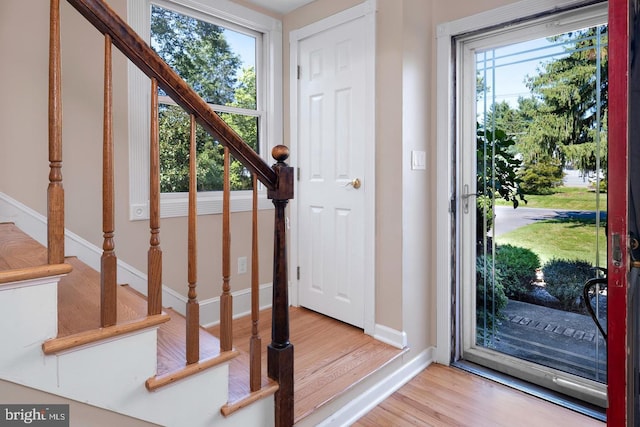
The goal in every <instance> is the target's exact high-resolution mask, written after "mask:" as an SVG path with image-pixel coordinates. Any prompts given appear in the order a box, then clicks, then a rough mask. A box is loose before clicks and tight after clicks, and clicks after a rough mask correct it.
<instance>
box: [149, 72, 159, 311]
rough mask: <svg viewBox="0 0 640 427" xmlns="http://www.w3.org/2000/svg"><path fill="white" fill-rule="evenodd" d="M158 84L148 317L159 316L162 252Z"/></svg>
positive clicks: (154, 90)
mask: <svg viewBox="0 0 640 427" xmlns="http://www.w3.org/2000/svg"><path fill="white" fill-rule="evenodd" d="M158 114H159V113H158V81H157V80H156V79H155V78H152V79H151V135H150V137H151V138H150V139H151V141H150V144H151V147H150V149H149V227H150V229H151V238H150V239H149V252H148V259H147V262H148V272H147V274H148V276H149V277H148V281H149V283H148V284H147V285H148V295H147V297H148V299H149V306H148V314H149V315H150V316H152V315H154V314H160V313H161V312H162V250H161V249H160V133H159V132H160V130H159V126H158Z"/></svg>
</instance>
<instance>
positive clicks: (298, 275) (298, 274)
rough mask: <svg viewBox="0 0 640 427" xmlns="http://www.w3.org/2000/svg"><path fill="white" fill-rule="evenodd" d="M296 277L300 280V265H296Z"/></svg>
mask: <svg viewBox="0 0 640 427" xmlns="http://www.w3.org/2000/svg"><path fill="white" fill-rule="evenodd" d="M296 270H297V271H296V277H297V278H298V280H300V266H298V268H297V269H296Z"/></svg>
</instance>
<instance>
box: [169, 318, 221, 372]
mask: <svg viewBox="0 0 640 427" xmlns="http://www.w3.org/2000/svg"><path fill="white" fill-rule="evenodd" d="M165 312H166V313H167V314H168V315H169V316H170V317H171V320H170V321H169V322H167V323H164V324H163V325H162V326H160V329H159V330H158V371H157V375H158V376H162V375H167V374H170V373H171V372H175V371H177V370H180V369H183V368H184V367H185V365H186V360H187V352H186V345H187V344H186V339H185V336H186V330H187V323H186V319H185V318H184V316H182V315H181V314H180V313H178V312H176V311H175V310H173V309H172V308H166V309H165ZM220 354H221V353H220V341H219V340H218V338H216V337H214V336H213V335H211V334H210V333H209V332H207V331H206V330H204V329H203V328H200V360H203V359H210V358H214V357H217V356H219V355H220Z"/></svg>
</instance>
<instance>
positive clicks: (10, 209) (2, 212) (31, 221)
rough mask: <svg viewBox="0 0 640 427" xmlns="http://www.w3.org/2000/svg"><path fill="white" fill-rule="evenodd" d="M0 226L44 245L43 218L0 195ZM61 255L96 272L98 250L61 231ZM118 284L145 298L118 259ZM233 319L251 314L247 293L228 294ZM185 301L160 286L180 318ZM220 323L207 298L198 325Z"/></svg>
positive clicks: (265, 297) (265, 288)
mask: <svg viewBox="0 0 640 427" xmlns="http://www.w3.org/2000/svg"><path fill="white" fill-rule="evenodd" d="M0 222H13V223H15V224H16V225H17V226H18V227H19V228H20V229H21V230H22V231H24V232H25V233H26V234H28V235H29V236H31V238H33V239H34V240H36V241H37V242H38V243H40V244H42V245H44V246H46V245H47V218H46V217H45V216H44V215H41V214H40V213H38V212H36V211H34V210H33V209H31V208H29V207H28V206H26V205H24V204H22V203H20V202H19V201H17V200H15V199H13V198H11V197H9V196H7V195H6V194H4V193H1V192H0ZM64 235H65V252H66V253H65V255H67V256H71V255H72V256H77V257H78V259H79V260H80V261H82V262H84V263H85V264H87V265H88V266H89V267H91V268H93V269H94V270H96V271H100V257H101V256H102V249H100V248H99V247H97V246H95V245H94V244H92V243H91V242H89V241H87V240H85V239H83V238H82V237H80V236H78V235H77V234H75V233H72V232H71V231H69V230H66V229H65V233H64ZM117 275H118V282H120V283H127V284H128V285H129V286H131V287H132V288H133V289H135V290H136V291H138V292H140V293H141V294H143V295H147V275H146V274H145V273H143V272H141V271H140V270H138V269H136V268H134V267H133V266H131V265H130V264H127V263H126V262H124V261H122V260H121V259H118V273H117ZM271 292H272V286H271V283H267V284H263V285H261V286H260V309H263V308H268V307H270V306H271ZM232 296H233V317H234V318H237V317H242V316H245V315H247V314H249V313H250V312H251V291H250V290H249V289H246V290H241V291H237V292H234V293H232ZM186 303H187V297H186V296H184V295H182V294H180V293H178V292H176V291H175V290H173V289H171V288H169V287H168V286H164V285H163V286H162V305H163V306H164V307H171V308H173V309H174V310H175V311H177V312H178V313H180V314H182V315H184V314H185V311H186ZM219 321H220V298H219V297H216V298H210V299H207V300H204V301H201V302H200V323H201V324H202V325H204V326H212V325H215V324H217V323H219Z"/></svg>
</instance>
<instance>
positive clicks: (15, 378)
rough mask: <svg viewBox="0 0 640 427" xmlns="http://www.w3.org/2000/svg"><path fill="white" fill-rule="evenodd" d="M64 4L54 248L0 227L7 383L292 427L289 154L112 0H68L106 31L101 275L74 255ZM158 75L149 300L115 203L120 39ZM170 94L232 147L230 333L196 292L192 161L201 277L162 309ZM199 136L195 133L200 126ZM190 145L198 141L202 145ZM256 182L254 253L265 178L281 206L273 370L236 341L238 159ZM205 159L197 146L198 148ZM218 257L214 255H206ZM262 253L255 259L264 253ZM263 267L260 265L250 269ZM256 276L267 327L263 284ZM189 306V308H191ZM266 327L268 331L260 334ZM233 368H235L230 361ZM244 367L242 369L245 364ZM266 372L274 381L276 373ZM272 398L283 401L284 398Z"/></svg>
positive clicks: (223, 317)
mask: <svg viewBox="0 0 640 427" xmlns="http://www.w3.org/2000/svg"><path fill="white" fill-rule="evenodd" d="M59 3H60V0H51V8H50V39H49V41H50V49H49V147H48V148H49V169H50V170H49V186H48V190H47V205H48V207H47V216H46V219H45V222H46V227H47V231H46V239H41V240H40V241H41V242H43V241H45V240H46V245H42V244H40V243H38V241H36V240H34V239H33V238H32V237H30V236H29V235H27V234H26V233H25V232H24V231H23V230H21V229H20V227H18V226H16V224H13V223H2V224H0V316H1V318H0V322H1V324H0V337H2V340H3V346H2V347H3V349H2V352H0V353H1V354H0V380H4V381H8V382H12V383H16V384H20V385H24V386H26V387H30V388H33V389H37V390H41V391H43V392H47V393H52V394H55V395H58V396H63V397H65V398H68V399H71V400H75V401H79V402H84V403H87V404H89V405H93V406H96V407H100V408H104V409H106V410H109V411H113V412H117V413H120V414H125V415H127V416H130V417H133V418H137V419H140V420H144V421H147V422H150V423H156V424H160V425H167V426H185V425H188V426H212V425H215V426H235V425H238V426H248V425H250V426H259V425H265V426H267V425H268V426H271V425H277V426H290V425H293V346H292V345H291V343H290V342H289V317H288V295H287V292H288V279H287V261H286V259H287V258H286V232H285V230H286V227H285V215H284V210H285V208H286V205H287V203H288V200H290V199H291V198H292V197H293V169H292V168H291V167H289V166H288V165H287V164H286V163H285V161H286V159H287V158H288V149H287V148H286V147H284V146H277V147H275V148H274V151H273V157H274V159H275V160H276V164H275V165H274V166H269V165H268V164H267V163H266V162H265V161H264V160H263V159H262V158H261V157H260V156H259V155H258V154H257V153H256V152H255V151H253V150H252V149H251V148H250V147H249V146H248V145H247V144H245V143H244V141H242V140H241V139H240V138H239V137H238V136H237V134H236V133H235V132H233V130H232V129H231V128H230V127H229V126H227V125H226V123H224V122H223V121H222V120H221V119H220V118H219V117H218V115H217V114H215V113H214V112H213V111H212V110H211V109H210V108H209V106H208V105H207V104H206V102H205V101H204V100H203V99H202V98H200V97H199V96H198V95H197V94H196V93H195V92H194V91H193V90H192V89H191V88H190V87H189V86H188V85H187V84H186V83H185V82H184V81H183V80H182V79H181V78H180V77H179V76H178V75H177V74H176V73H175V72H174V71H173V70H172V69H171V68H170V67H169V66H167V65H166V63H164V61H162V59H161V58H159V57H158V55H156V54H155V52H154V51H153V50H152V49H151V48H150V47H149V46H148V45H147V44H146V43H145V42H144V41H143V40H142V39H141V38H140V37H139V36H138V35H137V34H136V33H135V32H134V31H133V30H132V29H131V28H130V27H129V26H128V25H127V24H126V23H125V22H124V21H123V20H122V19H121V18H120V17H119V16H118V15H117V14H115V12H113V10H111V8H110V7H109V6H108V4H107V3H106V2H105V1H103V0H68V3H69V4H71V5H72V6H73V7H74V8H75V9H76V10H77V11H78V12H79V13H80V14H81V15H82V16H83V17H84V18H85V19H86V20H87V21H88V22H89V23H90V24H92V25H93V26H94V27H95V28H96V29H97V30H98V31H99V32H100V33H102V34H103V35H104V39H105V52H104V58H105V61H104V122H103V123H100V124H99V125H101V126H102V127H103V129H104V132H103V134H104V140H103V150H102V152H103V170H102V182H103V185H102V200H103V207H102V212H103V218H102V224H103V230H102V235H103V245H102V248H101V249H98V251H101V253H102V255H101V257H100V260H99V261H98V262H96V264H99V265H100V267H99V268H98V270H99V271H95V270H93V269H92V268H90V267H89V266H87V265H86V264H85V263H83V262H81V261H80V260H79V259H77V258H73V257H67V256H66V255H65V254H66V251H65V234H66V230H65V204H64V188H63V179H62V177H63V173H62V169H63V159H62V152H63V150H62V91H61V76H60V74H61V66H60V61H61V54H60V31H61V29H60V26H61V22H60V10H59V9H60V4H59ZM114 46H115V47H116V48H117V49H119V50H120V51H121V52H122V53H123V54H124V55H125V56H126V57H127V58H128V60H129V61H131V63H133V64H134V65H136V66H137V67H138V68H139V69H140V70H141V71H142V72H143V73H145V74H146V75H147V76H148V77H149V79H150V82H151V94H152V95H151V99H150V102H151V111H152V117H151V123H150V127H151V129H152V132H151V140H150V141H149V147H150V148H149V151H150V161H149V163H150V171H149V172H150V179H149V181H150V188H149V195H150V196H149V198H150V200H149V211H150V213H149V217H150V219H149V249H148V260H149V262H148V270H147V272H146V274H144V275H145V276H146V278H147V286H146V290H145V292H144V295H143V294H141V293H140V292H138V291H136V290H134V289H132V288H131V287H129V286H127V285H126V284H124V285H123V284H121V283H118V282H117V277H118V273H117V272H118V263H119V261H118V259H117V257H116V253H115V246H116V242H117V241H118V235H117V230H115V222H116V221H115V206H114V180H115V178H114V167H113V162H114V141H113V111H112V98H113V94H112V76H111V75H112V69H111V63H112V52H111V50H112V47H114ZM158 89H162V90H163V91H164V93H166V94H168V95H169V96H170V97H171V98H172V99H173V100H174V101H175V102H176V103H177V104H178V105H179V106H181V107H182V108H183V109H184V110H185V111H186V112H187V113H188V114H189V115H190V116H191V118H192V120H191V123H192V130H193V129H195V123H196V122H197V123H198V124H199V125H200V126H202V127H203V128H204V129H205V130H206V131H207V132H209V133H210V134H212V135H213V136H214V137H215V138H216V140H217V141H219V142H220V143H221V144H222V145H223V146H224V148H225V165H224V167H225V190H224V192H223V193H224V200H223V206H224V208H223V214H222V215H223V221H222V222H223V225H224V230H223V233H222V235H223V238H222V240H223V241H222V246H223V248H222V251H221V254H219V256H221V258H222V270H223V273H222V274H223V277H222V282H223V286H222V289H221V295H220V306H221V307H220V330H221V333H220V336H219V337H214V336H212V335H211V334H209V333H208V332H207V331H205V330H204V329H202V328H201V327H200V320H199V303H198V300H197V279H196V278H197V272H196V267H195V266H196V264H197V263H196V257H197V253H196V247H197V245H195V240H196V238H197V236H198V231H197V209H196V185H195V180H196V178H195V176H196V173H195V160H194V161H193V162H191V163H192V164H191V169H190V170H191V173H190V175H191V177H190V191H189V218H188V230H185V233H186V234H187V235H188V240H189V251H188V257H189V272H188V277H187V278H186V280H185V281H186V282H188V288H187V289H185V294H186V295H187V304H186V309H185V310H184V313H185V316H182V315H181V314H180V313H178V312H177V311H175V310H173V309H170V308H164V307H163V304H162V294H163V291H162V248H161V246H160V209H159V198H160V185H159V177H160V171H159V169H160V168H159V160H158V159H159V144H158V99H157V94H158ZM192 134H193V135H195V131H193V132H192ZM193 138H194V136H192V139H191V141H190V143H191V146H192V147H195V140H194V139H193ZM231 155H233V156H234V158H235V159H236V160H238V161H240V162H241V163H242V164H243V165H244V166H245V167H246V168H247V169H248V170H249V171H250V172H251V173H252V174H253V176H254V186H253V187H254V211H253V216H252V222H253V224H252V227H253V229H254V236H256V237H255V238H254V242H253V249H252V250H253V251H254V253H255V254H257V247H258V243H257V236H258V235H259V233H258V232H257V203H256V200H257V187H258V185H257V183H258V181H260V182H261V183H262V185H263V186H264V188H266V189H267V193H268V197H269V198H270V199H271V200H272V201H273V204H274V206H275V209H274V236H273V239H274V253H273V266H274V268H273V282H272V286H273V300H272V304H271V305H272V310H273V318H272V319H271V321H272V325H271V327H272V337H271V338H272V339H271V342H270V343H269V345H268V346H267V354H268V369H267V371H268V372H267V373H265V374H266V375H263V374H262V373H261V369H260V352H261V351H260V350H261V348H260V347H261V346H262V344H261V341H260V338H259V337H258V336H252V338H251V351H250V353H249V354H247V355H239V353H238V352H237V351H236V350H235V349H234V343H233V336H232V313H233V309H232V307H233V297H232V295H231V292H230V283H229V281H230V237H229V217H230V209H229V201H230V184H229V159H230V156H231ZM190 157H191V159H195V148H193V151H192V153H191V156H190ZM206 256H211V254H206ZM253 258H255V259H257V256H256V257H253ZM252 268H253V269H254V270H255V271H258V267H257V261H256V264H255V265H252ZM257 280H258V278H257V274H256V279H255V280H254V281H252V285H251V288H252V304H251V305H252V317H254V318H255V321H254V329H255V330H256V331H257V321H258V320H257V310H258V303H257V301H258V283H257ZM180 311H182V310H180ZM256 334H257V333H256ZM234 360H236V361H240V360H242V361H245V362H244V363H238V362H234V363H233V366H234V367H238V368H237V369H236V368H234V369H233V371H232V370H231V369H230V366H231V362H232V361H234ZM236 371H238V372H236ZM267 376H268V378H267ZM272 399H273V400H272Z"/></svg>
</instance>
